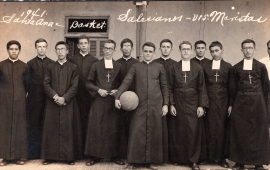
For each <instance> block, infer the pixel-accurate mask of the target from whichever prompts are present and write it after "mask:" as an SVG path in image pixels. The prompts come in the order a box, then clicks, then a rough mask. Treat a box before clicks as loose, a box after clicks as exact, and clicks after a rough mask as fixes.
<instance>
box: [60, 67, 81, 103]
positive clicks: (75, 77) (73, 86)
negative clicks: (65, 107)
mask: <svg viewBox="0 0 270 170" xmlns="http://www.w3.org/2000/svg"><path fill="white" fill-rule="evenodd" d="M78 83H79V69H78V66H77V65H76V68H75V69H74V70H73V72H72V77H71V81H70V87H69V89H68V91H67V92H66V93H65V94H64V95H63V96H62V97H63V98H64V99H65V101H66V102H67V103H68V102H69V101H70V100H71V99H72V98H73V97H74V96H75V95H76V93H77V91H78Z"/></svg>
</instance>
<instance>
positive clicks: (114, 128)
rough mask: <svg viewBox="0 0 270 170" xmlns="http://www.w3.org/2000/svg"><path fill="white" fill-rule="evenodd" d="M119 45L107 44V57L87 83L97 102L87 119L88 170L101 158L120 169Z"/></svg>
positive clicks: (95, 66) (108, 41)
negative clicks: (116, 56) (115, 57)
mask: <svg viewBox="0 0 270 170" xmlns="http://www.w3.org/2000/svg"><path fill="white" fill-rule="evenodd" d="M115 47H116V43H115V42H114V41H113V40H106V41H105V44H104V48H103V52H104V57H103V59H101V60H100V61H98V62H95V63H94V64H93V66H92V68H91V71H90V74H89V76H88V78H87V80H86V89H87V90H88V92H89V93H91V95H93V97H94V100H93V104H92V107H91V110H90V114H89V118H88V128H87V135H86V142H85V150H84V154H85V155H87V156H90V159H89V160H88V161H87V162H86V165H87V166H91V165H94V164H95V163H96V162H98V161H99V160H100V158H110V159H111V161H113V162H115V163H116V164H119V165H124V164H125V163H124V162H123V161H121V160H120V159H119V154H118V153H119V132H120V114H119V110H118V109H116V108H115V107H114V96H115V94H116V92H117V89H118V87H119V86H120V84H121V79H122V74H123V73H122V65H121V64H120V63H118V62H116V61H114V60H113V53H114V51H115Z"/></svg>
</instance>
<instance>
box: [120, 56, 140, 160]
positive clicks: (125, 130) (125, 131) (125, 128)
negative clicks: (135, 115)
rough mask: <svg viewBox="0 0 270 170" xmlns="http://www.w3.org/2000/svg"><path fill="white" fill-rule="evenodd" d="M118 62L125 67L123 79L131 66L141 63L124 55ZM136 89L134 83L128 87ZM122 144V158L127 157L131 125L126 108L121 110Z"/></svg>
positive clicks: (129, 112) (131, 89) (130, 89)
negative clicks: (125, 57)
mask: <svg viewBox="0 0 270 170" xmlns="http://www.w3.org/2000/svg"><path fill="white" fill-rule="evenodd" d="M116 61H117V62H119V63H120V64H122V67H123V75H122V81H121V82H123V80H124V78H125V77H126V75H127V73H128V71H129V69H130V67H131V66H132V65H133V64H136V63H139V61H138V60H136V59H134V58H132V57H131V58H130V59H128V60H126V59H124V58H123V57H122V58H120V59H118V60H116ZM134 90H135V86H134V83H132V84H131V85H130V87H129V89H128V91H134ZM120 114H121V115H120V117H121V120H120V134H121V135H120V136H119V137H120V141H119V142H120V145H119V147H120V148H119V157H120V158H126V157H127V145H128V137H129V125H130V114H131V111H125V110H124V109H121V110H120Z"/></svg>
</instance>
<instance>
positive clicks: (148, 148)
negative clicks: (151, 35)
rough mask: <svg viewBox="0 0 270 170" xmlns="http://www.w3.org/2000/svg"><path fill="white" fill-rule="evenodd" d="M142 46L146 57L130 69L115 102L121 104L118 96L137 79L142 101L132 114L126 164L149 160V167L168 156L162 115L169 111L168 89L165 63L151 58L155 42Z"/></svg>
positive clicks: (129, 166) (136, 82)
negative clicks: (163, 64)
mask: <svg viewBox="0 0 270 170" xmlns="http://www.w3.org/2000/svg"><path fill="white" fill-rule="evenodd" d="M142 49H143V56H144V61H143V62H140V63H137V64H134V65H133V66H132V67H131V68H130V69H129V72H128V74H127V76H126V77H125V79H124V81H123V83H122V85H121V86H120V87H119V89H118V92H117V94H116V96H115V106H116V107H117V108H118V109H120V108H121V103H120V101H119V98H120V96H121V94H122V93H123V92H125V91H126V90H127V89H128V88H129V87H130V85H131V84H132V83H133V82H134V83H135V93H136V94H137V95H138V97H139V105H138V107H137V109H136V110H134V112H133V113H131V117H130V134H129V141H128V152H127V162H128V163H129V165H128V167H127V168H129V169H133V168H134V166H136V164H147V166H148V167H149V168H150V169H157V166H156V165H155V164H160V163H163V162H164V161H166V160H167V158H166V156H167V153H165V152H166V151H167V148H165V147H167V146H164V139H163V137H164V134H163V129H166V127H163V123H162V120H163V119H162V117H163V116H165V115H166V114H167V112H168V104H169V92H168V86H167V81H166V72H165V69H164V67H163V66H162V65H161V64H159V63H156V62H153V60H152V59H153V55H154V53H155V45H154V44H153V43H151V42H147V43H145V44H144V45H143V47H142ZM165 121H166V119H165Z"/></svg>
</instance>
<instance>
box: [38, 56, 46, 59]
mask: <svg viewBox="0 0 270 170" xmlns="http://www.w3.org/2000/svg"><path fill="white" fill-rule="evenodd" d="M37 57H38V58H40V59H41V60H43V59H44V58H46V56H44V57H40V56H37Z"/></svg>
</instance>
